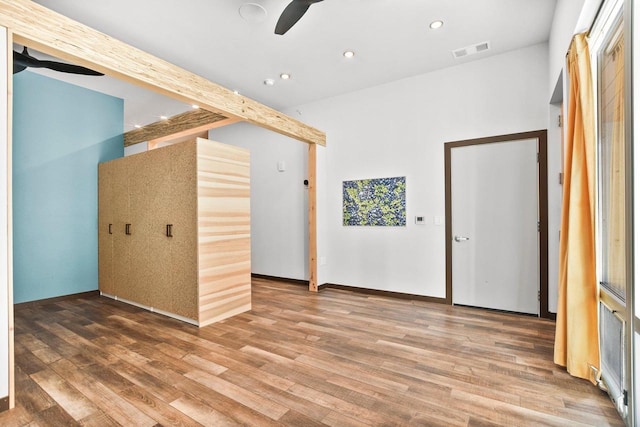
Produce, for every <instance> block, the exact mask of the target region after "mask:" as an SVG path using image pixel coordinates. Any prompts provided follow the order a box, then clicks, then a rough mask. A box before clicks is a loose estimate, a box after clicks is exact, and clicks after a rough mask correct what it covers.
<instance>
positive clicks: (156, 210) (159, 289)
mask: <svg viewBox="0 0 640 427" xmlns="http://www.w3.org/2000/svg"><path fill="white" fill-rule="evenodd" d="M144 156H145V159H146V163H145V166H144V167H145V172H146V175H147V182H146V183H145V185H146V186H147V187H148V188H149V189H151V191H150V192H149V195H148V197H147V200H146V203H147V206H146V211H147V213H148V215H149V221H148V222H147V224H146V226H145V234H146V235H147V236H148V239H149V250H148V251H147V253H146V254H144V255H143V257H142V258H143V259H144V262H145V269H147V270H148V280H149V286H148V287H147V291H148V292H150V293H151V303H150V306H152V307H154V308H156V309H160V310H164V311H168V312H170V311H171V297H172V295H173V288H172V284H171V273H170V271H171V262H172V259H171V239H170V238H168V237H167V236H166V225H167V224H170V223H171V222H172V219H171V214H170V210H171V203H179V202H178V201H172V200H171V196H170V192H171V150H156V151H149V152H146V153H144Z"/></svg>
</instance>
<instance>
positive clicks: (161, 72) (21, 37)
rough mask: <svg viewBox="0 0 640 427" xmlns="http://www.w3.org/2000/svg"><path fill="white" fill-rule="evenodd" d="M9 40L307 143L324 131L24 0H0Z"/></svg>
mask: <svg viewBox="0 0 640 427" xmlns="http://www.w3.org/2000/svg"><path fill="white" fill-rule="evenodd" d="M0 25H2V26H4V27H6V28H8V29H9V31H10V32H11V33H12V34H13V39H14V41H15V42H17V43H20V44H24V45H27V46H29V47H33V48H34V49H37V50H39V51H41V52H43V53H46V54H48V55H52V56H56V57H58V58H61V59H63V60H66V61H70V62H73V63H74V64H78V65H81V66H84V67H87V68H91V69H93V70H96V71H100V72H102V73H105V74H107V75H109V76H112V77H115V78H118V79H121V80H124V81H126V82H129V83H132V84H135V85H138V86H142V87H144V88H147V89H150V90H152V91H155V92H158V93H160V94H163V95H165V96H168V97H171V98H173V99H176V100H179V101H182V102H185V103H188V104H197V105H199V106H200V108H202V109H205V110H208V111H211V112H215V113H219V114H221V115H223V116H226V117H228V118H231V119H238V120H242V121H247V122H249V123H252V124H254V125H257V126H260V127H263V128H266V129H269V130H272V131H274V132H278V133H280V134H282V135H286V136H288V137H291V138H294V139H297V140H300V141H303V142H306V143H309V144H319V145H325V144H326V136H325V134H324V132H322V131H320V130H318V129H315V128H313V127H311V126H309V125H306V124H304V123H302V122H300V121H298V120H295V119H293V118H291V117H289V116H287V115H285V114H283V113H280V112H279V111H276V110H274V109H272V108H270V107H267V106H265V105H263V104H261V103H259V102H257V101H254V100H252V99H249V98H247V97H244V96H242V95H236V94H235V93H233V92H232V91H231V90H229V89H226V88H224V87H222V86H220V85H218V84H216V83H213V82H210V81H209V80H207V79H205V78H203V77H200V76H198V75H196V74H193V73H191V72H189V71H186V70H183V69H182V68H180V67H178V66H176V65H173V64H171V63H169V62H167V61H164V60H162V59H160V58H157V57H155V56H153V55H151V54H149V53H146V52H143V51H142V50H140V49H137V48H134V47H133V46H130V45H128V44H126V43H123V42H121V41H119V40H116V39H114V38H112V37H110V36H108V35H106V34H104V33H101V32H99V31H97V30H94V29H92V28H90V27H88V26H86V25H83V24H81V23H79V22H76V21H74V20H72V19H70V18H67V17H66V16H64V15H61V14H59V13H56V12H54V11H52V10H50V9H47V8H45V7H44V6H41V5H39V4H37V3H34V2H33V1H30V0H0Z"/></svg>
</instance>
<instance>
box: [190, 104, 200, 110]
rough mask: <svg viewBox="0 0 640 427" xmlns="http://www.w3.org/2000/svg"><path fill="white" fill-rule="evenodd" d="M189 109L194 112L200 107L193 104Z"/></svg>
mask: <svg viewBox="0 0 640 427" xmlns="http://www.w3.org/2000/svg"><path fill="white" fill-rule="evenodd" d="M191 108H193V109H194V110H197V109H198V108H200V106H199V105H197V104H193V105H192V106H191Z"/></svg>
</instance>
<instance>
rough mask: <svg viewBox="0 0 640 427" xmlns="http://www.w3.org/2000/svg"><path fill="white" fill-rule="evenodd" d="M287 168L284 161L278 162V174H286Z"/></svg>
mask: <svg viewBox="0 0 640 427" xmlns="http://www.w3.org/2000/svg"><path fill="white" fill-rule="evenodd" d="M286 166H287V165H286V164H285V163H284V160H278V172H284V171H285V170H286V169H287V168H286Z"/></svg>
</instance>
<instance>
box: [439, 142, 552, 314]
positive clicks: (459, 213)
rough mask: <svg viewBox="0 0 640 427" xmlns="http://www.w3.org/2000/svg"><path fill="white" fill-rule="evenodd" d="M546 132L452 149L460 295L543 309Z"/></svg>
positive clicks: (463, 300)
mask: <svg viewBox="0 0 640 427" xmlns="http://www.w3.org/2000/svg"><path fill="white" fill-rule="evenodd" d="M537 152H538V140H537V139H535V138H532V139H525V140H516V141H507V142H496V143H489V144H478V145H469V146H464V147H455V148H452V149H451V218H452V222H451V226H452V235H453V242H452V292H453V303H454V304H460V305H470V306H475V307H485V308H492V309H499V310H508V311H515V312H520V313H531V314H539V302H538V291H539V286H540V280H539V277H538V276H539V274H540V273H539V265H538V258H539V251H538V164H537Z"/></svg>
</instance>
